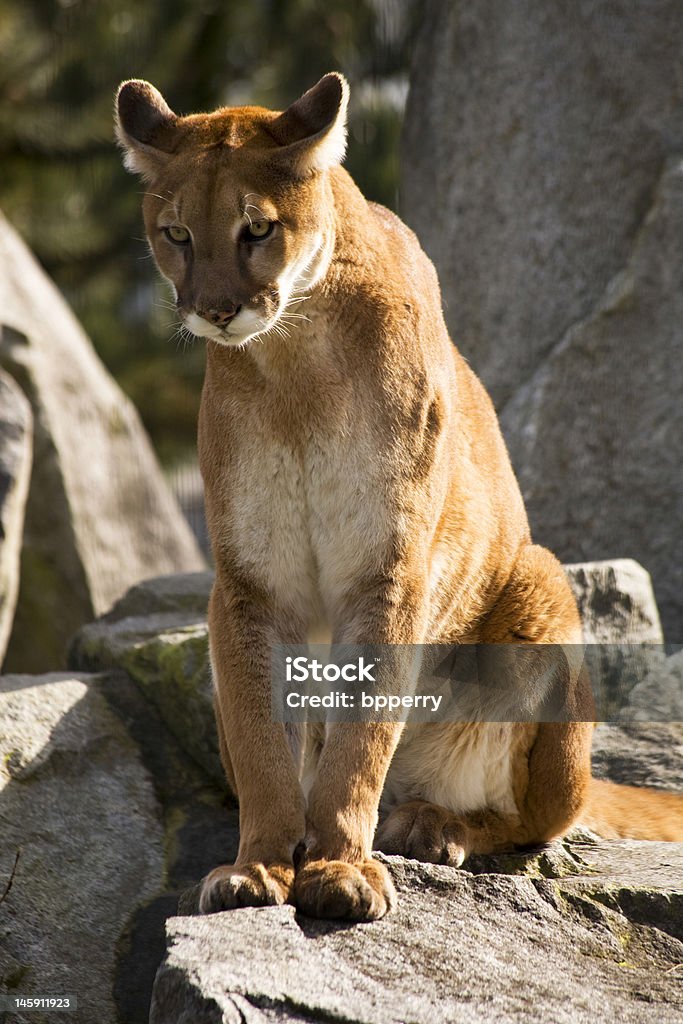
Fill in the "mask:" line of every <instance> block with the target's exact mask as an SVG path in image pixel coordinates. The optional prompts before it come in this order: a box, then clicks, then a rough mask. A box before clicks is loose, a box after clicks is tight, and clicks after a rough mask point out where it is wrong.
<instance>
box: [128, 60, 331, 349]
mask: <svg viewBox="0 0 683 1024" xmlns="http://www.w3.org/2000/svg"><path fill="white" fill-rule="evenodd" d="M347 101H348V86H347V84H346V81H345V80H344V78H343V77H342V76H341V75H339V74H335V73H333V74H329V75H325V77H324V78H322V79H321V80H320V81H319V82H318V84H317V85H315V86H314V87H313V88H312V89H310V90H309V91H308V92H307V93H305V94H304V95H303V96H302V97H301V98H300V99H298V100H297V101H296V102H295V103H293V104H292V105H291V106H290V107H288V108H287V110H285V111H284V113H278V112H275V111H271V110H265V109H264V108H262V107H224V108H222V109H220V110H217V111H215V112H214V113H212V114H192V115H190V116H188V117H179V116H178V115H176V114H174V113H173V111H172V110H171V109H170V107H169V106H168V104H167V103H166V101H165V100H164V98H163V96H162V95H161V94H160V93H159V92H158V91H157V90H156V89H155V88H154V86H152V85H150V84H149V83H148V82H142V81H137V80H133V81H129V82H124V83H123V84H122V85H121V86H120V88H119V90H118V94H117V97H116V130H117V135H118V138H119V142H120V143H121V146H122V147H123V149H124V151H125V164H126V167H127V168H128V169H129V170H131V171H134V172H135V173H137V174H139V175H141V177H142V178H143V180H144V181H145V183H146V185H147V187H148V190H147V191H146V192H145V194H144V201H143V212H144V218H145V228H146V231H147V236H148V238H149V242H150V244H151V247H152V250H153V253H154V257H155V259H156V263H157V266H158V267H159V270H160V271H161V273H162V274H163V275H164V277H166V278H167V279H168V281H169V282H170V284H171V286H172V287H173V289H174V293H175V299H176V303H177V307H178V311H179V314H180V316H181V318H182V320H183V322H184V324H185V325H186V326H187V327H188V328H189V330H190V331H191V332H192V333H193V334H195V335H197V336H198V337H203V338H210V339H212V340H213V341H217V342H220V343H222V344H224V345H241V344H244V343H245V342H247V341H249V339H251V338H254V337H256V336H257V335H259V334H263V333H264V332H266V331H269V330H271V328H276V325H277V324H278V321H279V320H280V318H281V317H285V318H286V317H287V316H289V315H290V314H289V312H288V307H289V306H290V305H291V304H292V303H293V302H294V300H295V299H296V298H298V297H300V296H301V295H302V294H306V293H307V292H308V291H309V290H310V289H311V288H312V287H314V286H315V284H316V283H317V282H318V281H319V280H320V279H321V277H322V276H323V275H324V273H325V271H326V269H327V266H328V263H329V259H330V255H331V245H332V240H333V239H332V216H331V215H332V207H331V198H330V191H329V183H328V181H327V175H326V173H325V171H326V170H327V169H328V168H329V167H331V166H333V165H334V164H337V163H339V162H341V160H342V159H343V156H344V149H345V141H346V106H347Z"/></svg>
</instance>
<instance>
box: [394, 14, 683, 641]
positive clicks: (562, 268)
mask: <svg viewBox="0 0 683 1024" xmlns="http://www.w3.org/2000/svg"><path fill="white" fill-rule="evenodd" d="M423 12H424V16H423V20H422V25H421V32H420V36H419V38H418V40H417V45H416V48H415V60H414V64H413V69H412V79H411V90H410V95H409V100H408V109H407V115H406V124H405V134H404V139H403V185H402V212H403V215H404V216H405V217H406V219H407V220H408V222H409V223H410V225H411V226H412V227H413V228H414V229H415V230H416V231H417V233H418V235H419V236H420V238H421V240H422V243H423V245H424V246H425V248H426V249H427V251H428V253H429V254H430V255H431V257H432V258H433V259H434V261H435V263H436V266H437V269H438V271H439V275H440V279H441V285H442V291H443V297H444V306H445V313H446V317H447V320H448V324H449V327H450V330H451V333H452V336H453V340H454V341H455V343H456V344H457V345H458V347H459V348H460V349H461V351H462V352H463V353H464V354H465V356H466V357H467V358H468V359H469V360H470V362H471V363H472V366H473V367H474V369H475V371H476V372H477V373H479V375H480V376H481V377H482V379H483V381H484V383H485V384H486V386H487V388H488V389H489V390H490V392H491V394H492V396H493V398H494V401H495V403H496V405H497V408H498V410H499V413H500V415H501V421H502V425H503V430H504V433H505V436H506V439H507V442H508V445H509V448H510V452H511V455H512V459H513V463H514V465H515V468H516V470H517V473H518V475H519V477H520V481H521V484H522V490H523V492H524V496H525V499H526V502H527V507H528V509H529V514H530V518H531V523H532V528H533V530H534V534H535V537H536V539H537V540H538V541H539V542H540V543H543V544H546V545H548V546H549V547H551V548H552V549H553V550H555V551H556V553H557V554H558V555H559V557H560V558H561V559H562V560H563V561H583V560H586V559H591V558H595V557H600V558H612V557H619V556H621V557H624V556H626V557H631V558H635V559H637V560H638V561H639V562H641V563H642V564H643V565H644V566H645V568H646V569H647V570H648V571H649V572H650V573H651V574H652V576H653V579H654V584H655V591H656V594H657V598H658V603H659V607H660V611H661V614H662V620H663V625H664V631H665V635H666V636H667V637H668V639H670V640H671V641H673V642H680V639H681V636H682V635H683V471H682V469H681V466H682V465H683V403H681V400H680V396H681V394H682V393H683V358H682V356H683V258H682V256H683V253H682V251H681V250H682V248H683V172H682V171H681V162H682V161H683V62H681V59H680V55H681V52H683V17H681V8H680V4H678V3H677V2H676V0H652V2H649V3H647V4H631V3H627V2H626V0H617V2H612V3H609V4H608V3H606V2H604V0H582V2H581V3H577V4H566V3H561V2H560V0H549V2H547V3H543V4H538V3H534V2H531V0H519V2H516V3H514V4H497V3H495V2H494V0H474V2H471V3H468V4H453V3H450V2H447V0H431V2H429V3H426V4H425V5H424V7H423Z"/></svg>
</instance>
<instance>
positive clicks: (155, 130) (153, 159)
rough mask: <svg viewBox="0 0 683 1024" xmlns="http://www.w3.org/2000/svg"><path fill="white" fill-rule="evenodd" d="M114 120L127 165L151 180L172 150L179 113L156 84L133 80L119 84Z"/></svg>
mask: <svg viewBox="0 0 683 1024" xmlns="http://www.w3.org/2000/svg"><path fill="white" fill-rule="evenodd" d="M115 120H116V136H117V138H118V140H119V143H120V145H121V148H122V149H123V151H124V157H123V162H124V164H125V166H126V167H127V168H128V170H129V171H133V172H134V173H135V174H139V175H141V176H142V177H143V178H145V179H146V180H148V181H149V180H150V179H152V178H153V177H154V176H155V174H156V173H157V172H158V171H159V170H160V169H161V167H162V166H163V165H164V163H165V162H166V160H167V159H168V155H169V153H171V152H172V151H173V145H174V136H175V134H176V131H175V129H176V125H177V122H178V117H177V115H176V114H174V113H173V111H172V110H171V108H170V107H169V105H168V103H167V102H166V100H165V99H164V97H163V96H162V95H161V93H160V92H159V91H158V90H157V89H155V88H154V86H153V85H150V84H149V82H142V81H140V80H138V79H132V80H131V81H129V82H122V83H121V85H120V86H119V89H118V92H117V94H116V115H115Z"/></svg>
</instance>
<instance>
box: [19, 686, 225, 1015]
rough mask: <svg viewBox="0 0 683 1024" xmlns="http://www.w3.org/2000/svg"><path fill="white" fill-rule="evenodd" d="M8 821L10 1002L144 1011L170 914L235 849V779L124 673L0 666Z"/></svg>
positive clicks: (87, 1010)
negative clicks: (72, 1001) (226, 785)
mask: <svg viewBox="0 0 683 1024" xmlns="http://www.w3.org/2000/svg"><path fill="white" fill-rule="evenodd" d="M0 823H2V827H1V828H0V1004H1V1003H2V997H4V996H15V997H16V996H30V995H49V994H53V995H59V994H62V995H71V996H76V998H77V1000H78V1011H77V1014H76V1018H75V1019H78V1020H79V1021H82V1022H83V1024H120V1022H123V1021H125V1024H147V1020H148V1015H149V1005H150V998H151V992H152V984H153V981H154V975H155V972H156V970H157V967H158V965H159V961H160V960H161V958H162V956H163V952H164V922H165V919H166V918H167V917H168V916H169V915H171V914H173V913H174V912H175V908H176V906H177V902H178V896H179V893H180V892H182V891H183V890H184V889H186V888H187V886H188V885H191V884H193V883H194V882H196V880H197V879H198V878H201V877H202V875H204V874H205V873H206V872H207V871H208V870H210V868H212V867H214V866H215V865H216V864H217V863H219V862H220V861H222V860H227V859H230V858H234V856H235V852H236V849H237V815H236V812H235V810H234V809H231V808H230V807H226V806H225V797H224V793H223V792H222V791H220V790H218V789H217V788H216V787H213V786H211V784H210V783H209V782H208V781H207V779H206V777H205V775H204V774H203V773H202V772H201V771H200V770H198V769H197V768H196V766H195V765H194V763H193V762H192V761H191V759H189V758H187V757H186V756H185V755H184V753H183V751H182V750H181V749H180V748H179V747H178V744H177V743H176V741H175V739H174V737H173V736H172V735H171V734H170V733H169V732H168V730H167V729H166V728H165V727H164V724H163V722H162V721H161V720H160V719H159V716H158V715H157V714H156V711H155V709H154V707H153V706H152V705H151V704H150V703H149V702H148V701H146V700H144V698H142V697H141V695H140V693H139V691H138V690H137V689H136V687H135V686H134V685H133V684H132V683H131V682H130V681H129V680H128V679H127V678H126V676H125V675H124V674H122V673H118V674H116V673H110V674H99V675H87V674H83V673H78V674H76V673H74V674H72V675H69V674H66V673H52V674H48V675H43V676H0ZM0 1019H2V1020H4V1019H5V1016H4V1014H3V1013H2V1007H1V1005H0ZM9 1020H11V1022H12V1024H48V1022H49V1021H52V1020H53V1014H52V1013H34V1012H31V1013H30V1014H28V1013H27V1014H26V1015H24V1014H21V1013H18V1014H17V1015H11V1017H10V1018H9V1019H8V1024H9Z"/></svg>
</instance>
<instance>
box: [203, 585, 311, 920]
mask: <svg viewBox="0 0 683 1024" xmlns="http://www.w3.org/2000/svg"><path fill="white" fill-rule="evenodd" d="M274 619H275V616H274V614H273V611H272V609H271V608H270V607H269V606H268V603H267V602H266V601H265V600H264V599H263V598H262V597H259V596H256V597H249V596H245V595H238V594H236V593H234V592H232V591H231V590H230V589H229V588H227V587H226V586H224V585H222V584H221V583H220V582H217V583H216V585H215V586H214V590H213V593H212V595H211V601H210V604H209V635H210V638H211V656H212V662H213V668H214V673H215V680H214V683H215V686H216V713H217V715H219V716H220V731H221V733H222V737H223V741H224V744H225V754H224V760H226V759H229V766H230V769H231V775H232V778H230V779H229V781H230V783H231V785H232V786H234V788H235V789H236V795H237V797H238V799H239V816H240V845H239V852H238V854H237V860H236V861H235V863H234V864H224V865H221V866H220V867H217V868H215V869H214V870H213V871H212V872H210V874H208V875H207V876H206V878H205V879H204V881H203V883H202V888H201V895H200V910H201V911H202V912H203V913H212V912H214V911H218V910H227V909H230V908H232V907H241V906H262V905H264V904H278V903H284V902H286V901H287V900H288V899H289V898H290V895H291V890H292V885H293V882H294V864H293V853H294V850H295V848H296V846H297V845H298V843H299V842H300V841H301V840H302V839H303V837H304V833H305V813H304V798H303V793H302V791H301V787H300V785H299V780H298V777H297V773H296V770H295V766H294V760H293V757H292V754H291V751H290V747H289V744H288V742H287V737H286V734H285V728H284V725H282V724H281V723H278V722H274V721H273V716H272V702H271V680H270V657H271V644H272V639H273V634H274V626H275V622H274Z"/></svg>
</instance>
